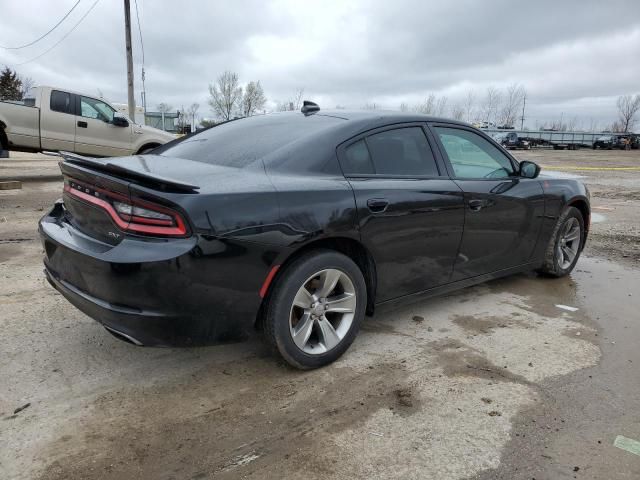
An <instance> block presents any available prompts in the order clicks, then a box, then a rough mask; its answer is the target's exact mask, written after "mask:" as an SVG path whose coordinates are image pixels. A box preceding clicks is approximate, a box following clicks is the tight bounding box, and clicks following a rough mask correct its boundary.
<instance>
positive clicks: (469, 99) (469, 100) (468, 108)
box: [464, 90, 476, 123]
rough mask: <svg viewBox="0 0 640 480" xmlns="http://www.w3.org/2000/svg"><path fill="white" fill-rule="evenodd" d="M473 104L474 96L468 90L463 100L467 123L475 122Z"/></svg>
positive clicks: (471, 91) (472, 92)
mask: <svg viewBox="0 0 640 480" xmlns="http://www.w3.org/2000/svg"><path fill="white" fill-rule="evenodd" d="M475 102H476V94H475V93H474V91H473V90H469V91H468V92H467V96H466V98H465V100H464V116H465V119H466V121H467V122H469V123H471V122H472V121H473V120H475Z"/></svg>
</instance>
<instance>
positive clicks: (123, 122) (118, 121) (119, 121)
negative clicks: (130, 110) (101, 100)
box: [111, 113, 129, 127]
mask: <svg viewBox="0 0 640 480" xmlns="http://www.w3.org/2000/svg"><path fill="white" fill-rule="evenodd" d="M111 123H113V125H114V126H116V127H128V126H129V120H127V119H126V118H124V117H121V116H120V115H118V114H117V113H116V114H114V115H113V120H112V122H111Z"/></svg>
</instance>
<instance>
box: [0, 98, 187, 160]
mask: <svg viewBox="0 0 640 480" xmlns="http://www.w3.org/2000/svg"><path fill="white" fill-rule="evenodd" d="M174 139H175V137H174V136H173V135H171V134H170V133H167V132H164V131H162V130H158V129H155V128H151V127H147V126H144V125H136V124H135V123H134V122H132V121H131V120H130V119H128V118H127V117H125V116H123V115H122V114H121V113H118V112H116V109H115V108H114V107H112V106H111V105H110V104H109V103H107V102H106V101H105V100H101V99H98V98H93V97H91V96H89V95H84V94H81V93H75V92H70V91H68V90H63V89H56V88H52V87H37V88H34V89H32V93H31V97H30V98H28V99H26V100H25V101H24V102H22V103H21V104H20V103H17V102H0V150H16V151H28V152H41V151H43V150H51V151H68V152H75V153H80V154H84V155H92V156H118V155H132V154H135V153H141V152H146V151H150V150H152V149H153V148H155V147H158V146H160V145H163V144H165V143H167V142H170V141H171V140H174Z"/></svg>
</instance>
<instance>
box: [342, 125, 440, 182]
mask: <svg viewBox="0 0 640 480" xmlns="http://www.w3.org/2000/svg"><path fill="white" fill-rule="evenodd" d="M344 162H345V165H344V166H343V169H344V171H345V174H376V175H390V176H396V175H399V176H420V177H422V176H429V177H437V176H438V175H439V172H438V167H437V166H436V160H435V158H434V157H433V153H432V152H431V148H430V147H429V143H428V142H427V137H426V136H425V134H424V131H423V130H422V128H420V127H405V128H397V129H394V130H385V131H384V132H380V133H376V134H374V135H370V136H368V137H367V138H366V141H363V140H360V141H358V142H356V143H354V144H353V145H350V146H349V147H347V149H346V150H345V155H344Z"/></svg>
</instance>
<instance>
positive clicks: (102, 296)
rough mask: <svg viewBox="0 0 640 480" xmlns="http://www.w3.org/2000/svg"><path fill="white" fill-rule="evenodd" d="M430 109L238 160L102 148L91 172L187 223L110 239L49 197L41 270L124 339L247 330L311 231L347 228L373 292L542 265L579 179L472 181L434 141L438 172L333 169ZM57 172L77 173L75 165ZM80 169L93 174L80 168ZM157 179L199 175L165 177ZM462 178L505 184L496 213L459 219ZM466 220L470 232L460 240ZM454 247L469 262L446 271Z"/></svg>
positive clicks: (367, 120)
mask: <svg viewBox="0 0 640 480" xmlns="http://www.w3.org/2000/svg"><path fill="white" fill-rule="evenodd" d="M340 114H341V112H337V113H336V115H340ZM291 115H293V114H291ZM346 117H348V115H346ZM292 118H293V117H292ZM299 121H305V118H304V117H302V118H300V119H299ZM429 121H430V119H428V118H423V117H420V116H402V115H391V114H378V113H370V114H362V115H360V116H358V117H356V118H354V119H351V120H345V121H344V124H341V125H338V126H337V127H336V128H330V129H327V130H325V131H323V132H322V133H321V134H318V135H316V136H313V137H311V138H307V139H301V140H300V141H297V142H295V143H292V144H291V145H288V146H287V147H286V148H282V149H280V150H278V152H277V158H267V157H265V158H263V159H261V160H260V161H258V162H255V164H252V165H251V166H250V167H247V168H229V167H225V166H220V165H212V164H209V163H206V162H199V161H193V160H185V159H178V158H171V157H168V156H167V157H165V156H164V155H144V156H133V157H127V158H122V159H118V158H116V159H110V160H109V161H108V162H110V163H109V164H110V166H112V167H114V168H115V170H113V174H105V173H101V174H100V175H102V177H105V178H103V179H102V180H100V179H99V178H97V176H96V179H93V180H92V181H93V183H96V182H98V183H101V182H102V183H104V185H105V186H106V185H108V184H109V182H115V183H114V184H113V185H112V187H114V188H119V189H121V190H122V189H126V190H128V192H129V195H130V196H131V197H132V198H139V199H142V200H146V201H148V202H156V203H158V202H159V203H162V204H164V205H166V206H170V207H171V208H173V209H175V210H176V211H178V212H180V213H181V214H183V215H184V216H185V218H186V219H187V220H188V223H189V232H190V234H191V235H190V236H189V237H188V238H174V239H167V238H150V237H141V236H137V235H132V234H130V233H126V232H121V233H122V234H123V238H122V239H121V241H119V242H114V244H109V243H108V242H106V241H104V240H100V239H99V238H96V235H94V234H92V233H91V231H89V230H87V229H86V228H82V226H81V225H74V224H73V222H72V221H71V220H70V219H69V212H67V211H65V207H64V205H62V204H58V205H56V206H55V207H54V209H53V210H52V211H51V212H50V213H49V214H47V215H46V216H45V217H44V218H43V219H42V220H41V223H40V233H41V237H42V241H43V245H44V247H45V252H46V258H45V266H46V268H47V275H48V277H49V279H50V281H51V283H52V284H53V285H54V286H55V287H56V288H57V289H58V290H59V291H60V292H62V293H63V295H65V297H67V298H68V299H69V300H70V301H71V302H72V303H73V304H74V305H76V306H78V307H79V308H80V309H81V310H83V311H84V312H86V313H87V314H89V315H90V316H91V317H93V318H95V319H97V320H98V321H100V322H101V323H103V324H104V325H105V326H107V327H109V328H111V329H112V330H114V331H116V332H119V333H120V334H122V335H125V336H127V337H129V338H131V339H133V340H134V341H138V342H140V343H143V344H146V345H174V344H182V345H184V344H187V345H194V344H212V343H216V342H219V341H226V340H231V339H238V338H243V337H246V336H247V335H248V334H249V332H250V331H251V329H252V328H253V325H254V323H255V321H256V319H257V318H258V315H259V312H260V309H261V307H262V306H263V302H264V299H263V297H264V298H266V299H268V298H269V289H268V288H267V286H268V285H269V283H268V282H269V281H271V282H272V283H271V286H273V284H275V283H277V282H278V281H279V278H280V277H279V275H280V272H279V271H278V270H277V269H278V267H279V266H282V265H285V264H286V263H287V262H289V261H290V260H291V259H292V258H294V257H295V256H296V254H297V253H298V252H300V251H301V250H302V249H307V248H308V247H309V246H310V245H313V244H314V243H316V242H319V241H324V240H331V239H349V240H350V241H351V242H359V243H360V244H361V245H362V246H363V249H364V250H365V251H366V252H368V254H370V255H371V262H372V266H373V269H372V271H373V272H374V273H373V274H374V276H375V277H374V284H375V285H374V288H373V289H372V290H371V293H372V294H373V295H375V302H376V303H378V304H380V305H394V304H397V303H398V302H404V301H407V300H412V299H418V298H423V297H425V296H430V295H434V294H436V293H442V292H445V291H450V290H453V289H456V288H462V287H464V286H467V285H471V284H474V283H478V282H481V281H484V280H487V279H490V278H495V277H497V276H502V275H506V274H510V273H514V272H517V271H522V270H527V269H532V268H536V267H538V266H540V265H541V262H542V258H543V255H544V250H545V248H546V246H547V244H548V241H549V238H550V235H551V231H552V230H553V227H554V225H555V223H556V221H557V218H558V216H559V215H560V213H561V212H562V209H563V208H564V207H565V206H566V205H568V204H570V203H571V202H575V201H582V202H585V204H586V206H587V209H588V192H587V191H586V189H585V188H584V187H583V186H581V184H580V183H579V182H578V181H577V180H575V179H557V178H553V179H552V178H545V177H540V178H539V179H523V178H515V177H514V178H508V179H500V180H497V179H492V180H489V181H486V182H484V183H482V184H481V187H482V188H480V186H478V185H473V184H472V183H473V182H472V181H471V183H469V184H468V185H464V184H463V182H460V181H458V180H456V179H452V178H450V174H449V172H448V170H446V163H445V160H446V159H445V157H444V156H443V155H442V154H441V152H439V150H438V149H436V150H435V158H436V160H437V162H438V166H439V167H443V166H444V169H442V170H441V175H440V176H439V177H437V178H420V179H406V178H394V179H392V178H345V176H344V175H343V173H342V171H341V168H340V162H339V146H340V145H342V144H344V143H345V142H348V141H350V139H354V138H356V137H358V135H362V134H364V133H365V132H369V131H372V130H374V129H376V128H380V127H385V126H388V125H400V124H403V123H406V122H422V123H423V124H424V125H425V128H426V125H427V124H428V122H429ZM454 123H455V122H454ZM460 125H461V124H460ZM427 133H429V132H428V129H427ZM194 137H195V138H196V139H197V135H196V136H194ZM194 137H191V138H194ZM427 137H428V138H429V141H430V142H431V143H432V145H433V142H434V140H433V138H432V136H430V134H429V135H427ZM161 151H162V149H161ZM511 158H512V157H511ZM105 162H106V161H105ZM513 162H514V165H517V162H515V159H513ZM118 167H122V169H124V168H125V167H126V168H127V170H126V171H124V170H118ZM87 168H88V169H91V167H90V166H89V167H87ZM63 171H65V169H64V168H63ZM136 171H139V172H141V173H142V172H144V173H145V175H147V176H148V177H150V178H153V176H154V175H155V176H157V178H159V179H160V180H159V181H158V185H160V186H158V185H155V186H154V185H152V184H149V183H148V182H145V181H144V178H140V177H136V176H135V175H134V176H130V175H129V174H127V172H129V173H130V172H134V173H135V172H136ZM123 172H124V173H123ZM65 174H66V175H71V176H73V175H74V173H73V171H72V170H71V169H67V171H66V172H65ZM78 175H80V176H82V175H85V177H86V178H85V177H83V179H85V180H86V179H88V180H91V177H90V175H89V176H88V175H87V174H86V172H85V174H82V173H78ZM109 175H112V178H109V179H107V178H106V176H109ZM162 178H165V179H172V180H174V181H175V182H182V183H184V184H192V185H197V186H198V187H199V188H195V189H193V190H192V191H188V192H185V191H183V190H180V189H177V190H176V189H172V188H171V186H170V185H171V184H163V183H162V181H161V179H162ZM162 185H164V186H162ZM167 185H168V186H167ZM123 191H125V190H123ZM466 191H469V192H471V191H473V192H474V194H479V193H482V191H484V194H486V195H487V196H488V197H491V196H492V195H502V197H501V199H500V202H496V204H495V205H494V206H495V207H496V208H495V209H494V210H493V213H492V212H491V209H488V210H487V211H488V212H489V213H490V214H491V215H489V216H488V217H489V218H487V217H481V216H477V217H475V218H474V217H472V220H469V215H470V214H469V212H468V210H467V208H466V207H465V201H466V198H465V193H464V192H466ZM379 196H383V197H384V198H387V199H389V200H390V203H389V208H388V209H387V210H385V211H383V212H372V211H371V210H370V208H369V205H368V204H367V200H368V199H370V198H376V197H379ZM489 200H491V198H489ZM86 208H93V207H90V206H87V207H86ZM474 213H477V212H474ZM587 223H588V222H587ZM505 230H506V231H505ZM467 231H471V232H472V234H473V235H472V236H469V237H467V240H466V243H465V238H464V235H465V233H466V232H467ZM487 245H489V247H491V248H487ZM497 247H499V248H497ZM494 250H495V251H494ZM460 254H462V255H465V256H467V257H468V258H469V261H468V265H462V264H460V265H456V266H459V268H458V269H457V271H456V270H455V269H454V262H456V261H458V260H459V259H460ZM472 262H473V264H472ZM467 267H469V268H467ZM452 272H455V273H456V274H455V275H454V274H453V273H452Z"/></svg>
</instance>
